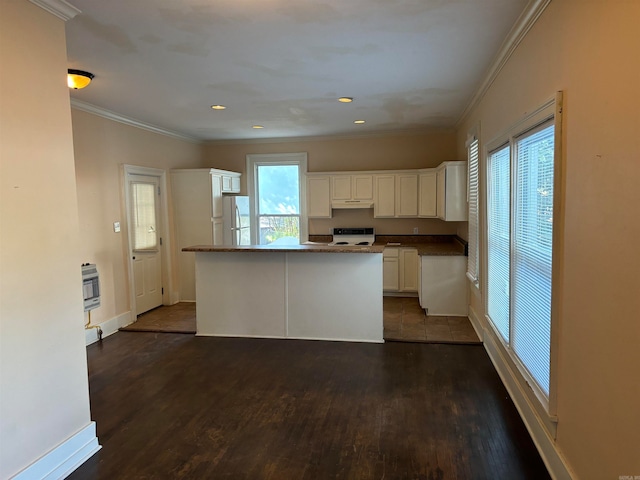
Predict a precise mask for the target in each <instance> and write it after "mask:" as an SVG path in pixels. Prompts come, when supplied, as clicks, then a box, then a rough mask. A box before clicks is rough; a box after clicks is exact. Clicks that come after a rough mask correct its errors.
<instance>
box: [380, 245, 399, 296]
mask: <svg viewBox="0 0 640 480" xmlns="http://www.w3.org/2000/svg"><path fill="white" fill-rule="evenodd" d="M399 250H400V249H399V248H385V249H384V251H383V252H382V289H383V290H384V291H385V292H390V291H393V292H397V291H398V290H399V289H400V276H399V272H400V260H399V255H400V252H399Z"/></svg>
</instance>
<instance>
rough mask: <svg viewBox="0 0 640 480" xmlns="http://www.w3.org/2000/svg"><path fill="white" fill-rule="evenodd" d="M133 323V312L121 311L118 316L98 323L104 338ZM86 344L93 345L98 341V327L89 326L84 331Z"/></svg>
mask: <svg viewBox="0 0 640 480" xmlns="http://www.w3.org/2000/svg"><path fill="white" fill-rule="evenodd" d="M131 323H133V320H132V319H131V312H125V313H121V314H120V315H118V316H117V317H113V318H110V319H109V320H106V321H104V322H102V323H98V324H96V325H99V326H100V328H101V329H102V338H104V337H108V336H109V335H112V334H114V333H116V332H117V331H118V329H119V328H122V327H126V326H127V325H130V324H131ZM84 336H85V342H86V345H91V344H92V343H95V342H97V341H98V329H97V328H88V329H85V331H84Z"/></svg>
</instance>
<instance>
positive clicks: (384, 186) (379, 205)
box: [373, 175, 396, 218]
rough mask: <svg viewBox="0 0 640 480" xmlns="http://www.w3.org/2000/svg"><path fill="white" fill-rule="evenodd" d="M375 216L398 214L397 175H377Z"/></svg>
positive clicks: (374, 204) (393, 215) (374, 202)
mask: <svg viewBox="0 0 640 480" xmlns="http://www.w3.org/2000/svg"><path fill="white" fill-rule="evenodd" d="M373 216H374V217H376V218H384V217H395V216H396V176H395V175H376V176H375V197H374V200H373Z"/></svg>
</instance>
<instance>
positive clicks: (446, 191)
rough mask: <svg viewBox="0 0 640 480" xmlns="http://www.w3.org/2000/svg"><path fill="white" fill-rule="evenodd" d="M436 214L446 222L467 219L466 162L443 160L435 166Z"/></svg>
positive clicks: (464, 220)
mask: <svg viewBox="0 0 640 480" xmlns="http://www.w3.org/2000/svg"><path fill="white" fill-rule="evenodd" d="M436 190H437V194H438V199H437V214H438V218H440V219H442V220H446V221H448V222H466V221H467V162H444V163H443V164H441V165H440V166H439V167H438V168H437V188H436Z"/></svg>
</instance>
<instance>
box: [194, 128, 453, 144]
mask: <svg viewBox="0 0 640 480" xmlns="http://www.w3.org/2000/svg"><path fill="white" fill-rule="evenodd" d="M455 131H456V130H455V128H453V127H427V128H424V129H421V128H414V129H404V130H379V131H370V132H365V133H345V134H334V135H306V136H300V137H265V138H230V139H223V140H206V141H204V142H203V143H204V145H247V144H252V145H254V144H258V143H299V142H335V141H337V140H357V139H361V138H372V137H382V136H385V137H386V136H397V137H402V136H406V137H410V136H419V135H429V134H435V133H455Z"/></svg>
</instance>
